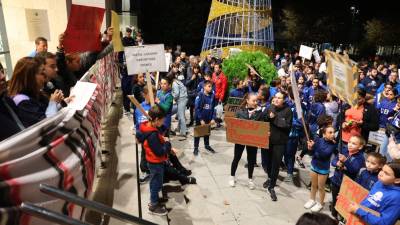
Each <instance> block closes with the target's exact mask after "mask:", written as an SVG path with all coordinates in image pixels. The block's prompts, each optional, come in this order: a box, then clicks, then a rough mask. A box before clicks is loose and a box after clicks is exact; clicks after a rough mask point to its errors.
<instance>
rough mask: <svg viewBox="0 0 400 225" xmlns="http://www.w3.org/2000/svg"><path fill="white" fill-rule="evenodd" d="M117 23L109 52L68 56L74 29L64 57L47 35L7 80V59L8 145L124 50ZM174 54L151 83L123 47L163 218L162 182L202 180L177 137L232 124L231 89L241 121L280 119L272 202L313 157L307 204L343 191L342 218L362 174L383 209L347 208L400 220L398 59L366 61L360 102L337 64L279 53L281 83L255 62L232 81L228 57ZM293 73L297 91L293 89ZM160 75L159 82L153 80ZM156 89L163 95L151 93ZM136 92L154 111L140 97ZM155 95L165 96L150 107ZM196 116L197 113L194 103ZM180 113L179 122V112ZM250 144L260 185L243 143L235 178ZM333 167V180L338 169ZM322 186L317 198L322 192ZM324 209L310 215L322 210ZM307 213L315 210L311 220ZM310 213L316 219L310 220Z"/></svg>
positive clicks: (133, 36)
mask: <svg viewBox="0 0 400 225" xmlns="http://www.w3.org/2000/svg"><path fill="white" fill-rule="evenodd" d="M112 33H113V30H112V28H109V29H107V30H106V31H105V32H104V36H103V38H102V43H103V50H102V51H100V52H85V53H72V54H65V53H64V47H63V40H64V36H63V34H61V35H60V36H59V44H58V46H57V51H56V53H51V52H48V49H47V41H46V39H45V38H42V37H39V38H37V39H36V41H35V45H36V48H35V50H34V51H32V52H31V53H29V56H27V57H23V58H21V59H20V60H18V62H17V63H16V65H15V68H14V72H13V75H12V77H11V80H10V81H9V82H8V83H7V82H6V79H5V75H4V71H3V68H2V66H1V65H0V97H1V101H0V121H1V124H4V126H2V127H1V128H0V141H1V140H4V139H6V138H8V137H10V136H11V135H13V134H16V133H18V132H19V131H21V130H24V129H25V128H27V127H29V126H32V125H34V124H36V123H37V122H39V121H41V120H43V119H44V118H47V117H51V116H53V115H55V114H56V113H57V112H58V110H60V109H61V108H62V107H65V106H66V105H67V104H68V103H69V102H70V101H71V99H73V98H74V96H70V89H71V87H73V86H74V85H75V83H76V82H77V81H78V80H79V79H80V77H81V76H82V75H83V74H84V73H85V72H86V71H87V70H88V69H89V68H90V66H91V65H93V64H94V63H95V61H96V60H97V59H99V58H101V57H103V56H105V55H106V54H108V53H109V52H111V51H112V50H113V47H112V44H111V37H112ZM122 43H123V45H124V46H137V45H143V44H144V41H143V38H142V36H141V34H140V33H139V32H136V31H134V30H133V29H132V28H130V27H128V28H126V30H125V34H124V36H123V37H122ZM166 53H167V54H170V56H171V57H170V58H171V62H170V66H169V68H170V69H169V71H168V72H167V73H160V74H159V78H160V79H159V83H156V80H157V79H155V77H156V74H152V76H151V80H147V79H146V77H145V75H144V74H128V72H127V69H126V62H125V57H124V54H123V52H120V54H119V60H120V62H121V70H120V72H121V81H122V90H123V95H124V104H123V105H124V109H125V111H126V114H131V113H132V112H133V113H132V114H133V120H134V129H135V133H136V138H137V140H138V141H139V142H140V143H141V144H142V152H141V162H140V169H141V171H142V172H143V175H144V176H143V177H142V178H141V181H142V182H145V181H147V180H148V179H149V180H150V181H149V183H150V195H151V199H150V204H149V210H150V212H152V213H155V214H158V215H165V214H166V213H167V211H166V209H165V207H164V206H163V205H162V203H163V202H165V201H167V200H168V199H164V198H159V192H160V191H161V190H162V186H163V183H165V182H168V181H169V180H178V181H179V182H180V183H181V184H182V185H184V184H196V179H195V178H194V177H191V171H190V170H187V169H186V168H185V167H184V166H183V165H182V164H181V163H180V162H179V159H178V157H177V156H176V154H175V153H176V150H175V149H174V148H173V146H172V145H171V142H170V141H169V138H170V137H171V136H172V135H176V136H177V137H178V138H179V140H186V139H187V138H188V137H189V135H188V134H189V132H188V127H191V126H200V125H206V124H209V125H211V126H213V127H215V129H219V128H221V127H222V125H223V113H222V111H223V105H224V103H225V102H226V100H227V99H228V97H235V98H241V99H242V104H241V105H240V108H239V110H238V111H237V112H236V113H235V117H236V118H239V119H244V120H254V121H264V122H269V123H270V131H269V133H268V134H265V135H268V136H269V148H268V149H260V152H261V167H262V169H263V170H264V171H265V173H266V177H267V179H266V181H265V182H264V183H263V188H265V189H267V190H268V193H269V195H270V197H271V200H272V201H277V200H278V198H277V194H276V192H275V186H276V185H277V180H278V174H279V171H280V170H281V169H282V168H284V170H286V172H287V176H286V177H285V182H293V179H294V172H295V169H294V168H295V163H297V164H298V166H299V167H303V168H305V165H304V163H303V158H304V156H306V155H309V156H310V157H311V165H310V177H311V184H310V200H309V201H307V202H306V203H305V204H304V208H306V209H310V210H311V211H312V212H313V213H316V212H319V211H321V210H322V209H323V208H324V205H325V192H326V186H327V185H329V187H330V190H331V193H332V204H331V205H330V209H331V212H332V216H333V217H334V218H335V219H337V220H341V219H342V218H341V217H340V215H338V213H337V212H336V210H335V204H336V200H337V198H338V195H339V190H340V186H341V184H342V180H343V176H344V175H346V176H348V177H349V178H351V179H353V180H354V181H356V182H357V183H359V184H360V185H362V186H363V187H364V188H366V189H367V190H369V191H370V194H369V196H368V197H367V198H366V199H365V200H364V201H363V202H362V203H361V205H362V206H365V207H368V208H371V209H373V210H375V211H377V212H379V213H380V217H378V216H376V215H375V214H372V213H370V212H368V211H366V210H365V209H364V208H363V207H360V205H358V204H356V203H352V204H351V207H350V208H349V209H348V210H349V211H350V212H351V213H354V214H356V215H358V216H359V217H361V219H362V220H364V221H365V222H367V223H368V224H385V225H386V224H394V223H395V221H397V219H399V218H400V204H399V201H396V200H397V199H399V197H400V162H399V161H398V160H399V158H400V157H398V156H399V153H398V152H399V151H400V150H399V149H400V144H399V145H398V144H397V143H400V122H399V121H400V97H399V95H398V93H399V91H400V90H399V89H400V82H399V76H398V75H399V74H398V70H397V65H395V64H387V63H385V62H380V61H379V60H376V61H374V62H367V61H366V62H363V61H362V62H359V63H358V68H359V85H358V90H357V99H356V102H357V104H355V105H353V106H351V105H349V104H347V103H346V102H343V101H341V100H340V99H338V98H337V97H336V96H334V95H332V93H331V92H329V87H328V86H327V74H326V63H325V62H324V59H323V56H322V61H321V62H315V61H314V60H312V61H310V60H307V61H304V60H302V59H301V58H300V57H298V55H296V54H297V53H295V54H291V53H289V52H285V53H284V54H283V55H280V54H276V56H275V58H274V60H273V62H274V64H275V66H276V68H277V71H278V72H277V73H278V77H277V78H276V79H274V80H273V81H272V82H270V83H266V82H265V80H264V79H263V78H262V77H261V76H259V73H258V72H257V71H256V69H255V68H249V69H248V75H247V77H246V78H245V79H243V80H240V79H238V78H235V79H233V81H232V83H231V84H230V83H228V78H227V76H226V75H225V74H224V72H223V67H222V62H223V60H222V59H217V58H214V57H212V55H211V54H209V55H207V56H206V58H205V59H201V58H200V57H199V56H192V55H191V56H189V57H188V56H187V55H186V53H185V52H183V51H182V49H181V48H180V46H179V47H177V49H176V51H174V52H173V51H172V49H171V48H169V47H167V48H166ZM292 77H293V79H294V80H295V81H296V84H297V89H298V91H299V92H298V93H294V89H293V87H292ZM147 82H151V84H152V85H151V86H152V87H151V88H150V89H149V88H148V86H147V85H146V84H147ZM151 93H153V96H152V95H151ZM128 95H133V96H134V97H135V98H136V99H137V101H138V102H139V103H140V105H141V107H142V108H143V109H144V110H145V111H146V113H144V112H143V111H141V110H139V109H138V108H137V107H135V106H134V105H132V104H131V103H130V100H129V99H128V97H127V96H128ZM295 95H299V97H300V104H301V108H302V112H303V115H302V117H303V118H304V120H302V119H301V118H299V116H298V113H297V112H296V106H295V105H296V104H295V100H294V99H295V97H294V96H295ZM152 100H154V102H155V103H156V104H155V105H153V106H152V105H151V103H152ZM187 110H188V111H189V112H188V114H189V119H186V111H187ZM174 118H175V119H176V120H177V121H178V126H177V127H176V129H173V127H172V120H173V119H174ZM370 132H380V133H383V134H385V135H384V140H383V142H382V143H380V148H379V149H378V150H375V148H374V147H373V146H371V145H370V144H368V138H369V133H370ZM202 138H203V139H204V149H205V150H206V151H208V152H209V153H211V154H215V153H217V151H216V150H214V148H212V147H211V144H210V136H203V137H202ZM200 139H201V137H194V138H193V155H194V156H198V154H199V152H200V148H199V145H200ZM244 149H246V152H247V164H246V168H247V170H248V187H249V189H254V188H255V183H254V182H253V171H254V169H255V167H257V166H258V164H257V153H258V149H257V147H254V146H244V145H241V144H235V145H234V149H233V159H232V163H231V177H230V180H229V185H230V186H231V187H235V186H236V181H237V180H236V176H235V174H236V171H237V169H238V164H239V161H240V159H241V156H242V154H243V151H244ZM330 174H332V176H331V177H329V175H330ZM317 193H318V200H317ZM315 215H319V214H310V215H309V216H308V217H310V218H311V217H315ZM306 217H307V216H305V218H306ZM308 217H307V218H308Z"/></svg>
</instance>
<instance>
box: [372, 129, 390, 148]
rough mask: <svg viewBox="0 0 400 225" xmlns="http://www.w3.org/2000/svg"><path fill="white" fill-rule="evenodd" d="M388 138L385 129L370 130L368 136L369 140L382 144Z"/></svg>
mask: <svg viewBox="0 0 400 225" xmlns="http://www.w3.org/2000/svg"><path fill="white" fill-rule="evenodd" d="M385 138H386V134H385V132H384V131H381V130H378V131H371V132H369V136H368V142H370V143H372V144H378V145H381V144H382V143H383V141H384V140H385Z"/></svg>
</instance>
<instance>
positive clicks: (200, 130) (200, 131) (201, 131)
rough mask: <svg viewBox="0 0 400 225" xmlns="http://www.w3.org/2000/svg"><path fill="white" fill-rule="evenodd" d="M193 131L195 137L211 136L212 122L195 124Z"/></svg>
mask: <svg viewBox="0 0 400 225" xmlns="http://www.w3.org/2000/svg"><path fill="white" fill-rule="evenodd" d="M193 131H194V133H193V136H194V137H204V136H210V132H211V126H210V124H204V125H199V126H195V127H194V129H193Z"/></svg>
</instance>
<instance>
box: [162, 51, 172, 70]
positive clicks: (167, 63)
mask: <svg viewBox="0 0 400 225" xmlns="http://www.w3.org/2000/svg"><path fill="white" fill-rule="evenodd" d="M164 54H165V71H169V66H170V65H171V64H172V55H171V53H164Z"/></svg>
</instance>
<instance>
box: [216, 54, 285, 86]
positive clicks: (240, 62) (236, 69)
mask: <svg viewBox="0 0 400 225" xmlns="http://www.w3.org/2000/svg"><path fill="white" fill-rule="evenodd" d="M246 63H247V64H249V65H251V66H253V67H254V68H255V69H256V70H257V72H258V73H259V74H260V75H261V77H263V78H264V80H265V81H266V83H267V84H269V83H270V82H271V81H272V80H273V79H274V78H275V77H276V76H277V72H276V68H275V66H274V64H273V63H272V62H271V59H270V58H269V56H267V55H265V54H264V53H262V52H260V51H256V52H248V51H243V52H240V53H238V54H236V55H234V56H231V57H229V58H228V59H225V60H224V62H223V64H222V70H223V72H224V74H225V75H226V76H227V77H228V79H229V83H232V80H233V78H235V77H238V78H239V79H241V80H244V79H245V78H246V76H247V74H248V67H247V66H246Z"/></svg>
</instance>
